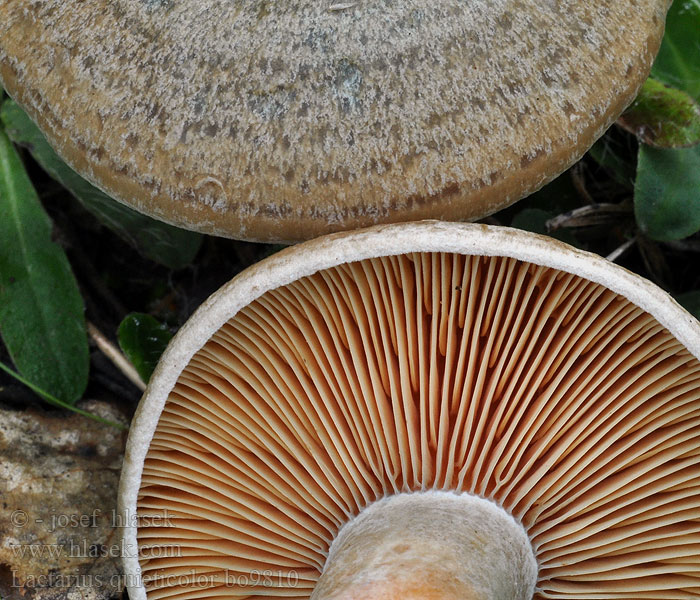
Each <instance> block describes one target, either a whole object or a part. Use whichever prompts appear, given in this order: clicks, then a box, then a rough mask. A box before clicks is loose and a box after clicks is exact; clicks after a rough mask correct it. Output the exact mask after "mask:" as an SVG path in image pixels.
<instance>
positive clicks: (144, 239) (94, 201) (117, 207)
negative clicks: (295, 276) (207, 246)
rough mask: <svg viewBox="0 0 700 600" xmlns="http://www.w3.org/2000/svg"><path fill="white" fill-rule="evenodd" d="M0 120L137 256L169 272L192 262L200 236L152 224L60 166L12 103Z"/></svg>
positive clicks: (5, 105)
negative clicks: (138, 254) (133, 249)
mask: <svg viewBox="0 0 700 600" xmlns="http://www.w3.org/2000/svg"><path fill="white" fill-rule="evenodd" d="M0 119H1V120H2V122H3V123H4V124H5V128H6V130H7V133H8V135H9V136H10V138H11V139H12V140H13V141H14V142H15V143H16V144H19V145H21V146H25V147H26V148H27V149H28V150H29V151H30V152H31V154H32V156H33V157H34V159H35V160H36V161H37V162H38V163H39V164H40V165H41V166H42V168H43V169H44V170H45V171H46V172H47V173H48V174H49V175H51V177H53V178H54V179H56V181H58V182H60V183H61V185H63V186H64V187H65V188H66V189H68V190H69V191H70V192H71V194H73V196H75V197H76V198H77V199H78V200H79V201H80V202H81V204H82V205H83V206H84V207H85V208H86V209H87V210H89V211H90V212H91V213H92V214H93V215H95V217H97V219H98V220H99V221H100V222H101V223H102V224H103V225H105V226H106V227H109V228H110V229H111V230H112V231H114V232H115V233H116V234H117V235H118V236H119V237H121V238H122V239H124V240H125V241H126V242H127V243H129V244H131V245H132V246H134V247H135V248H136V249H137V250H138V251H139V252H140V253H141V254H143V255H144V256H147V257H148V258H150V259H151V260H154V261H156V262H158V263H160V264H163V265H165V266H167V267H169V268H171V269H180V268H182V267H185V266H187V265H188V264H190V263H191V262H192V260H193V259H194V257H195V255H196V254H197V251H198V250H199V247H200V246H201V244H202V236H201V235H200V234H198V233H193V232H191V231H187V230H185V229H179V228H177V227H173V226H172V225H168V224H166V223H162V222H161V221H156V220H155V219H152V218H151V217H147V216H146V215H142V214H141V213H138V212H136V211H135V210H132V209H131V208H128V207H127V206H124V205H123V204H120V203H119V202H117V201H115V200H113V199H112V198H110V197H109V196H108V195H107V194H105V193H104V192H101V191H100V190H99V189H97V188H96V187H95V186H93V185H92V184H91V183H89V182H88V181H87V180H85V179H83V178H82V177H81V176H80V175H78V174H77V173H76V172H75V171H73V169H71V168H70V167H69V166H68V165H67V164H66V163H65V162H63V160H62V159H61V158H60V157H59V156H58V154H56V152H54V150H53V148H51V146H49V144H48V142H47V141H46V138H45V137H44V135H43V134H42V133H41V131H39V128H38V127H37V126H36V125H35V124H34V122H33V121H32V120H31V119H30V118H29V117H28V116H27V114H26V113H25V112H24V111H23V110H22V109H21V108H20V107H19V106H18V105H17V104H16V103H15V102H13V101H12V100H6V101H5V102H3V104H2V107H1V109H0Z"/></svg>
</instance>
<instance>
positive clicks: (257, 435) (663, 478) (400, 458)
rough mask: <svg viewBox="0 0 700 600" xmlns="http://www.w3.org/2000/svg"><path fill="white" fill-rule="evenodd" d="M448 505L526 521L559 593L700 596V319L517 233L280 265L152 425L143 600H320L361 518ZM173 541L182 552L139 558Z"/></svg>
mask: <svg viewBox="0 0 700 600" xmlns="http://www.w3.org/2000/svg"><path fill="white" fill-rule="evenodd" d="M427 490H440V491H454V492H460V493H469V494H473V495H476V496H480V497H482V498H485V499H487V500H490V501H492V502H494V503H496V504H498V505H499V506H501V507H502V508H503V509H504V510H506V511H507V512H508V513H509V514H510V515H512V516H513V517H514V518H515V519H516V520H517V521H518V522H519V523H521V524H522V525H523V527H524V528H525V529H526V531H527V533H528V535H529V537H530V539H531V541H532V546H533V550H534V552H535V555H536V557H537V561H538V564H539V579H538V584H537V591H536V597H537V598H567V599H569V600H571V599H578V598H580V599H583V598H630V599H632V598H634V599H635V600H639V599H642V598H650V599H651V598H653V599H655V600H659V599H660V598H685V599H687V598H695V597H700V565H698V562H697V557H698V556H699V555H700V527H699V526H698V519H699V518H700V513H699V512H698V510H699V508H698V507H699V506H700V323H699V322H698V321H697V320H695V319H694V318H693V317H692V316H691V315H689V314H688V313H687V312H685V311H684V310H683V309H682V308H681V307H679V306H678V304H677V303H676V302H675V301H674V300H673V299H672V298H671V297H670V296H668V294H666V293H665V292H663V291H662V290H660V289H659V288H657V287H656V286H654V285H653V284H652V283H650V282H649V281H647V280H645V279H642V278H640V277H638V276H636V275H634V274H632V273H630V272H628V271H626V270H625V269H623V268H621V267H618V266H616V265H614V264H612V263H609V262H608V261H606V260H604V259H603V258H601V257H598V256H595V255H592V254H589V253H586V252H583V251H580V250H577V249H574V248H571V247H569V246H567V245H565V244H562V243H559V242H556V241H553V240H551V239H548V238H546V237H542V236H537V235H534V234H530V233H525V232H519V231H515V230H509V229H504V228H496V227H488V226H485V225H469V224H454V223H438V222H423V223H414V224H405V225H401V224H400V225H388V226H379V227H374V228H371V229H368V230H363V231H359V232H352V233H344V234H334V235H331V236H327V237H325V238H321V239H317V240H314V241H312V242H308V243H306V244H302V245H299V246H296V247H293V248H289V249H286V250H284V251H282V252H279V253H278V254H276V255H273V256H272V257H270V258H268V259H266V260H265V261H263V262H261V263H258V264H257V265H255V266H254V267H252V268H250V269H248V270H246V271H244V272H243V273H241V274H240V275H238V276H237V277H236V278H234V279H233V280H232V281H231V282H230V283H229V284H227V285H226V286H224V287H223V288H222V289H221V290H220V291H218V292H217V293H216V294H214V295H213V296H212V297H211V298H210V299H209V300H207V302H205V304H204V305H202V307H201V308H200V309H199V310H198V311H197V312H196V313H195V314H194V315H193V317H192V318H191V319H190V320H189V321H188V322H187V323H186V324H185V325H184V326H183V327H182V329H181V330H180V332H178V334H177V335H176V337H175V338H174V339H173V341H172V342H171V344H170V346H169V347H168V349H167V350H166V352H165V353H164V355H163V357H162V359H161V361H160V363H159V366H158V367H157V369H156V371H155V373H154V375H153V377H152V379H151V382H150V383H149V386H148V389H147V391H146V393H145V396H144V398H143V400H142V402H141V404H140V406H139V408H138V410H137V413H136V416H135V419H134V421H133V424H132V428H131V431H130V434H129V441H128V444H127V451H126V456H125V460H124V470H123V473H122V479H121V483H120V492H119V505H120V510H121V511H122V513H123V514H126V515H127V518H128V515H132V516H133V515H137V514H138V515H139V516H141V517H144V516H148V515H149V514H151V515H156V516H160V517H164V516H165V517H167V518H168V519H169V521H170V522H169V527H167V528H165V529H163V528H162V527H161V528H156V527H152V526H149V524H148V523H147V522H145V523H144V522H142V523H141V526H139V527H137V526H136V524H135V523H134V522H133V521H132V520H131V519H128V521H127V525H128V526H127V527H126V528H125V529H124V548H125V570H126V574H127V577H128V582H129V585H130V590H129V593H130V597H131V598H132V599H133V600H143V599H144V598H145V597H146V596H147V594H146V590H148V597H149V598H170V597H172V598H178V597H180V596H178V594H182V593H187V594H194V593H195V592H193V588H194V587H197V590H196V595H187V596H186V597H188V598H193V597H216V596H218V595H221V594H224V595H229V596H232V597H236V596H237V595H243V596H247V595H252V596H251V597H255V598H257V597H258V596H257V595H256V594H263V593H265V594H266V597H269V596H272V597H275V595H278V596H279V597H289V596H293V597H296V598H308V597H309V595H310V594H311V591H312V589H313V586H314V584H315V582H316V581H317V579H318V578H319V576H320V572H321V570H322V569H323V566H324V561H325V557H326V556H327V553H328V550H329V546H330V544H331V543H332V541H333V539H334V538H335V536H336V535H337V533H338V531H339V530H340V528H341V527H342V526H343V524H344V523H346V522H347V521H349V520H350V519H352V517H353V516H354V515H357V514H358V513H360V512H361V511H362V509H363V508H364V507H366V506H369V505H371V504H372V503H373V502H374V501H376V500H378V499H380V498H383V497H386V496H391V495H393V494H400V493H404V492H416V491H427ZM445 535H449V532H448V531H446V532H445ZM151 547H158V548H160V549H161V550H163V549H165V550H167V549H168V548H170V549H173V548H177V549H178V552H179V555H178V556H175V557H173V556H166V555H161V556H151V557H150V558H148V557H146V559H144V560H141V562H139V557H138V555H137V554H138V553H137V552H136V549H137V548H139V549H140V550H144V549H146V550H147V551H148V549H149V548H151ZM141 558H142V559H143V558H144V555H142V557H141ZM265 572H267V573H270V572H271V573H275V574H276V575H275V578H274V582H275V583H274V587H276V588H277V589H271V588H270V587H269V586H268V587H265V586H264V585H263V583H262V582H261V577H262V576H261V575H260V574H261V573H265ZM222 573H226V574H227V575H228V576H230V577H233V579H230V578H229V579H222V577H223V575H222ZM139 574H143V576H144V579H143V580H139V579H138V576H139ZM254 574H257V576H258V580H257V582H253V579H252V577H253V575H254ZM149 577H150V578H153V577H156V578H157V577H160V578H161V579H160V580H154V579H151V580H150V581H146V579H147V578H149ZM199 577H201V578H204V579H203V580H202V579H199V580H197V578H199ZM289 577H291V579H289ZM159 581H160V583H159ZM202 581H204V584H203V585H202ZM231 581H233V582H234V583H235V582H238V583H240V582H247V584H246V585H241V586H238V587H236V586H235V585H229V583H230V582H231ZM143 582H146V587H144V586H143ZM164 582H165V583H164ZM253 583H255V585H253ZM256 586H257V587H256ZM182 597H185V596H182Z"/></svg>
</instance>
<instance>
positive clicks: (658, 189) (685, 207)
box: [634, 145, 700, 241]
mask: <svg viewBox="0 0 700 600" xmlns="http://www.w3.org/2000/svg"><path fill="white" fill-rule="evenodd" d="M634 214H635V217H636V219H637V224H638V225H639V227H640V229H641V230H642V231H643V232H644V233H646V235H648V236H649V237H650V238H653V239H655V240H661V241H669V240H677V239H681V238H684V237H687V236H689V235H692V234H693V233H695V232H696V231H698V230H700V146H694V147H692V148H680V149H667V148H663V149H661V148H652V147H650V146H644V145H640V147H639V158H638V163H637V180H636V182H635V186H634Z"/></svg>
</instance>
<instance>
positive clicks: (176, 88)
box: [0, 0, 670, 242]
mask: <svg viewBox="0 0 700 600" xmlns="http://www.w3.org/2000/svg"><path fill="white" fill-rule="evenodd" d="M669 4H670V0H635V1H632V0H617V1H615V2H611V1H610V0H556V1H555V0H549V1H541V0H527V1H522V0H499V1H494V0H470V1H468V2H465V1H464V0H440V1H439V2H435V1H434V0H430V1H427V0H404V1H401V2H387V1H381V2H369V1H357V2H341V3H334V2H332V0H329V1H328V2H319V1H316V2H292V3H290V2H281V1H272V0H256V1H249V2H220V1H215V0H206V1H200V2H184V1H182V0H179V1H178V0H141V1H135V0H109V1H108V0H81V1H80V2H65V1H64V0H42V1H41V2H37V1H36V0H12V1H11V2H9V1H8V2H2V3H0V79H1V80H2V83H3V85H4V86H5V89H6V90H7V92H8V93H9V94H10V95H11V96H12V97H13V98H15V100H17V101H18V102H19V103H20V104H21V105H22V106H24V108H25V109H26V110H27V111H28V113H29V114H30V116H31V117H32V118H33V119H34V120H35V121H36V122H37V123H38V124H39V126H40V127H41V129H42V130H43V131H44V133H45V134H46V136H47V138H48V139H49V141H50V142H51V144H52V145H53V146H54V147H55V148H56V150H57V151H58V152H59V153H60V154H61V155H62V156H63V157H64V158H65V159H66V160H67V161H68V163H69V164H71V165H72V166H73V167H74V168H75V169H76V170H77V171H78V172H80V173H82V174H83V175H84V176H86V177H87V178H88V179H89V180H90V181H92V182H93V183H95V184H96V185H98V186H99V187H100V188H102V189H104V190H105V191H106V192H108V193H109V194H111V195H112V196H114V197H115V198H117V199H118V200H120V201H122V202H124V203H126V204H129V205H130V206H132V207H134V208H136V209H137V210H140V211H142V212H144V213H147V214H149V215H151V216H154V217H156V218H159V219H162V220H164V221H167V222H170V223H173V224H176V225H179V226H182V227H186V228H191V229H196V230H199V231H203V232H205V233H212V234H216V235H222V236H227V237H234V238H239V239H249V240H259V241H265V240H268V241H273V240H277V241H283V242H292V241H298V240H302V239H308V238H311V237H316V236H318V235H320V234H323V233H329V232H332V231H339V230H346V229H354V228H358V227H361V226H367V225H371V224H375V223H387V222H396V221H412V220H417V219H424V218H438V219H446V220H473V219H476V218H480V217H482V216H484V215H486V214H490V213H492V212H495V211H496V210H497V209H499V208H501V207H503V206H506V205H508V204H510V203H512V202H514V201H516V200H517V199H519V198H521V197H522V196H524V195H526V194H528V193H529V192H532V191H534V190H535V189H537V188H538V187H540V186H542V185H543V184H544V183H546V182H547V181H548V180H550V179H551V178H553V177H554V176H556V175H557V174H559V173H560V172H562V171H563V170H564V169H566V168H567V167H568V166H569V165H571V164H572V163H573V162H574V161H575V160H577V159H578V158H579V157H580V156H581V155H582V154H583V153H584V152H585V151H586V150H587V148H588V147H589V146H590V145H591V144H592V143H593V142H594V141H595V140H596V138H597V137H599V136H600V135H601V134H602V133H603V131H604V130H605V129H606V128H607V127H608V126H609V125H610V124H611V123H612V122H613V121H614V120H615V119H616V117H617V116H618V115H619V114H620V113H621V112H622V110H623V109H624V108H625V107H626V106H627V104H628V103H629V102H631V101H632V99H633V98H634V96H635V94H636V92H637V90H638V88H639V86H640V85H641V83H642V82H643V80H644V79H645V78H646V76H647V74H648V71H649V69H650V66H651V63H652V60H653V57H654V55H655V53H656V51H657V49H658V46H659V43H660V40H661V37H662V33H663V27H664V19H665V13H666V10H667V9H668V6H669Z"/></svg>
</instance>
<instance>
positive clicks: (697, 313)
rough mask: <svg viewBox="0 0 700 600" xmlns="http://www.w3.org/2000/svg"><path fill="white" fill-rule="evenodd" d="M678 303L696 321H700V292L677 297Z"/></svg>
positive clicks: (695, 291) (696, 291)
mask: <svg viewBox="0 0 700 600" xmlns="http://www.w3.org/2000/svg"><path fill="white" fill-rule="evenodd" d="M676 301H677V302H678V304H680V305H681V306H682V307H683V308H685V310H687V311H688V312H689V313H690V314H691V315H693V316H694V317H695V318H696V319H700V290H693V291H692V292H686V293H685V294H680V295H678V296H676Z"/></svg>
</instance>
